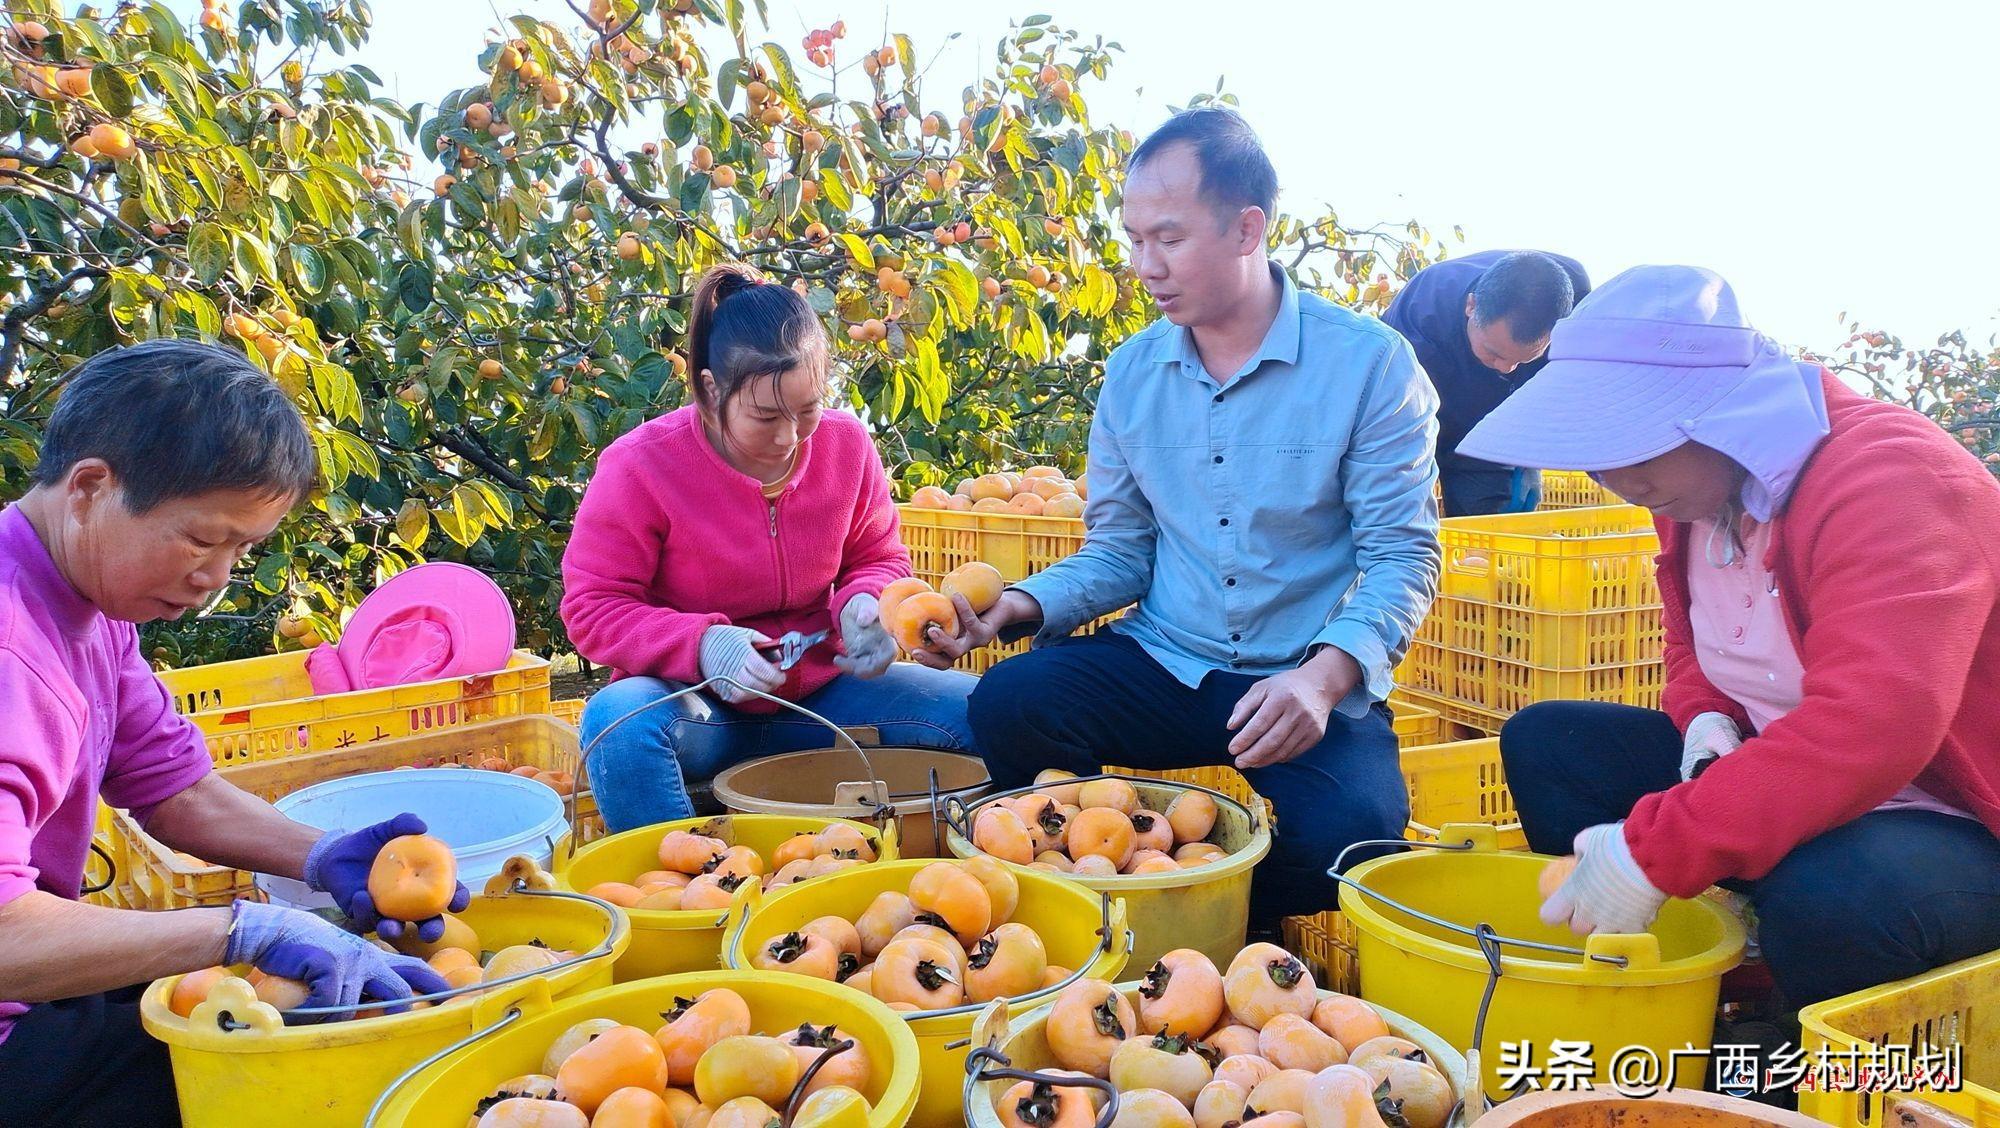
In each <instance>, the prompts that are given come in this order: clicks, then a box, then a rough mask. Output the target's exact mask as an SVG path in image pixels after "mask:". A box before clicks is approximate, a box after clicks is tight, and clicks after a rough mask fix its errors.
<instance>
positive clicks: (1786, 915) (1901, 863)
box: [1500, 701, 2000, 1006]
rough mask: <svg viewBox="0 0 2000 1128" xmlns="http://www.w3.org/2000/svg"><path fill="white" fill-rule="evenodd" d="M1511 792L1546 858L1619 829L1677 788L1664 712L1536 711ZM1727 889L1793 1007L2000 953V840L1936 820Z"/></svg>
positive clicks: (1840, 846)
mask: <svg viewBox="0 0 2000 1128" xmlns="http://www.w3.org/2000/svg"><path fill="white" fill-rule="evenodd" d="M1500 753H1501V756H1502V758H1503V759H1504V761H1505V765H1506V771H1507V785H1508V787H1509V788H1510V789H1511V790H1512V791H1513V793H1514V802H1515V805H1516V806H1517V808H1518V809H1519V810H1520V812H1521V822H1522V824H1523V826H1524V828H1525V829H1526V830H1527V832H1528V846H1529V848H1530V849H1532V850H1534V851H1535V852H1536V853H1541V854H1567V853H1569V852H1570V844H1571V840H1572V839H1574V838H1575V837H1576V835H1577V832H1578V831H1581V830H1583V829H1585V828H1586V827H1591V826H1596V825H1597V824H1599V823H1607V822H1616V821H1618V820H1619V819H1622V818H1624V817H1625V816H1626V815H1628V814H1630V813H1631V812H1632V807H1633V806H1634V805H1635V804H1637V803H1638V801H1639V800H1640V798H1641V797H1643V796H1645V795H1648V794H1651V793H1653V792H1655V791H1665V790H1666V789H1667V788H1670V787H1672V786H1674V785H1675V784H1677V783H1679V782H1680V757H1681V734H1680V733H1679V731H1677V730H1676V729H1675V728H1674V723H1673V721H1672V720H1671V719H1669V718H1668V717H1667V715H1666V714H1665V713H1658V712H1654V711H1653V710H1651V709H1635V708H1632V707H1631V706H1627V705H1606V704H1601V703H1597V702H1585V701H1552V702H1545V703H1543V704H1540V705H1535V706H1533V707H1531V708H1528V709H1525V710H1523V711H1521V712H1520V713H1519V714H1517V715H1516V716H1515V717H1514V718H1513V719H1512V720H1510V721H1508V722H1507V726H1506V728H1505V729H1503V730H1502V731H1501V733H1500ZM1723 884H1725V885H1727V886H1728V887H1730V888H1732V889H1735V890H1737V891H1738V892H1741V893H1744V894H1746V895H1747V896H1748V897H1749V898H1750V902H1751V904H1752V905H1753V906H1755V908H1756V913H1757V922H1758V934H1757V935H1758V942H1759V943H1760V944H1761V945H1762V946H1763V950H1764V960H1765V963H1766V964H1767V965H1768V966H1769V967H1770V970H1771V976H1772V978H1773V979H1775V980H1776V981H1777V984H1778V989H1779V991H1781V992H1782V993H1783V994H1784V996H1785V1000H1786V1002H1788V1003H1790V1004H1791V1005H1792V1006H1807V1005H1810V1004H1812V1003H1817V1002H1822V1001H1824V1000H1827V999H1831V998H1835V997H1837V996H1840V995H1845V994H1849V993H1850V992H1854V991H1859V990H1862V989H1864V988H1867V987H1873V986H1876V985H1877V984H1881V983H1888V982H1890V981H1892V980H1897V979H1904V978H1907V977H1909V976H1912V975H1919V974H1922V973H1923V972H1926V971H1929V970H1931V969H1932V968H1936V967H1941V966H1943V965H1944V964H1948V963H1952V962H1955V961H1957V960H1963V959H1969V958H1971V957H1973V956H1976V955H1979V954H1981V953H1983V952H1989V951H1992V950H1993V949H1995V948H2000V840H1996V839H1995V838H1994V837H1993V835H1992V833H1991V832H1989V831H1988V830H1987V829H1986V828H1985V826H1983V825H1981V824H1980V823H1978V822H1976V821H1974V820H1972V819H1966V818H1959V817H1957V816H1954V815H1944V814H1938V813H1936V812H1932V811H1876V812H1873V813H1871V814H1866V815H1863V816H1861V817H1860V818H1858V819H1855V820H1854V821H1853V822H1850V823H1847V824H1846V825H1844V826H1838V827H1835V828H1834V829H1832V830H1829V831H1827V832H1826V833H1825V834H1822V835H1820V836H1819V837H1818V838H1815V839H1812V840H1811V841H1809V842H1806V843H1803V844H1801V845H1800V846H1799V847H1798V848H1796V849H1794V850H1793V851H1792V852H1791V853H1790V854H1788V855H1786V857H1785V859H1784V860H1783V861H1781V862H1779V863H1778V865H1777V867H1776V868H1775V869H1773V870H1772V871H1771V872H1770V873H1768V874H1765V875H1764V876H1763V877H1761V878H1758V879H1756V880H1754V881H1727V882H1724V883H1723Z"/></svg>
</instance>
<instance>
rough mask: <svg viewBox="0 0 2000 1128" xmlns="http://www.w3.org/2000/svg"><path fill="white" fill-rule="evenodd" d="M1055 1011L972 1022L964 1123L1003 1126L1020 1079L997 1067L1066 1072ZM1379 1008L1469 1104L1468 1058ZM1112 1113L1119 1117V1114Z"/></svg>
mask: <svg viewBox="0 0 2000 1128" xmlns="http://www.w3.org/2000/svg"><path fill="white" fill-rule="evenodd" d="M1139 987H1140V984H1139V982H1138V981H1136V980H1134V981H1131V982H1127V983H1120V984H1119V985H1118V991H1119V993H1120V994H1123V995H1124V996H1125V999H1126V1001H1127V1002H1129V1003H1131V1004H1132V1006H1133V1008H1134V1009H1137V1007H1138V1006H1139ZM1332 994H1333V992H1331V991H1321V992H1320V993H1319V997H1320V998H1322V999H1324V998H1327V997H1328V996H1330V995H1332ZM1053 1008H1054V1004H1053V1003H1052V1002H1049V1003H1043V1004H1041V1005H1040V1006H1037V1007H1034V1008H1033V1009H1030V1010H1026V1011H1023V1010H1022V1009H1021V1008H1020V1006H1019V1005H1018V1004H1010V1003H1009V1002H1008V1001H1007V1000H1005V999H1000V1000H997V1001H995V1002H993V1003H990V1004H988V1005H987V1007H986V1009H985V1010H983V1011H981V1012H980V1014H979V1018H978V1020H977V1021H975V1022H974V1023H973V1024H972V1044H973V1045H974V1046H977V1047H980V1050H983V1051H984V1052H979V1051H974V1052H973V1053H972V1054H971V1055H969V1056H968V1057H967V1060H966V1070H965V1076H964V1077H963V1078H961V1079H960V1080H961V1082H962V1084H963V1086H964V1088H963V1096H962V1103H963V1105H964V1109H965V1123H966V1124H967V1125H969V1126H970V1128H1000V1125H1001V1120H1000V1115H999V1113H998V1112H997V1111H996V1107H997V1105H998V1103H999V1100H1000V1098H1001V1097H1002V1096H1004V1095H1006V1092H1007V1090H1008V1089H1009V1088H1011V1087H1013V1085H1014V1083H1015V1080H1017V1079H1015V1078H1005V1077H993V1076H990V1073H991V1072H992V1071H993V1070H994V1069H997V1068H1006V1069H1017V1070H1023V1071H1026V1072H1038V1071H1041V1070H1049V1069H1060V1068H1062V1067H1061V1066H1060V1065H1059V1064H1058V1063H1057V1062H1056V1056H1055V1054H1054V1052H1053V1051H1051V1050H1050V1049H1049V1040H1048V1033H1047V1028H1048V1018H1049V1012H1050V1010H1052V1009H1053ZM1375 1010H1376V1012H1377V1013H1379V1014H1380V1015H1381V1016H1382V1020H1383V1021H1384V1022H1386V1023H1388V1024H1389V1032H1390V1033H1392V1034H1395V1035H1397V1036H1398V1037H1402V1038H1408V1039H1409V1040H1410V1041H1412V1042H1415V1043H1416V1044H1417V1046H1418V1047H1419V1048H1420V1049H1422V1050H1423V1051H1424V1053H1426V1054H1428V1055H1429V1056H1430V1059H1431V1064H1432V1065H1435V1066H1436V1067H1437V1068H1438V1071H1439V1072H1440V1073H1443V1074H1444V1077H1445V1080H1446V1081H1449V1082H1450V1083H1451V1091H1452V1095H1453V1096H1454V1097H1456V1098H1458V1099H1459V1100H1464V1099H1465V1086H1466V1073H1465V1058H1464V1057H1463V1056H1461V1055H1460V1054H1459V1052H1458V1051H1457V1050H1454V1049H1452V1048H1451V1046H1450V1045H1449V1044H1448V1043H1447V1042H1445V1040H1444V1039H1442V1038H1440V1037H1438V1036H1437V1035H1436V1034H1434V1033H1432V1032H1431V1031H1429V1030H1426V1029H1425V1028H1423V1027H1422V1026H1419V1025H1417V1024H1416V1023H1414V1022H1411V1021H1410V1020H1409V1019H1407V1018H1404V1017H1403V1016H1402V1015H1400V1014H1397V1013H1396V1012H1394V1011H1392V1010H1387V1009H1385V1008H1383V1007H1379V1006H1378V1007H1376V1008H1375ZM1010 1016H1011V1017H1010ZM1048 1081H1049V1082H1050V1083H1051V1084H1056V1085H1062V1084H1073V1083H1074V1080H1073V1078H1069V1077H1050V1078H1048ZM1112 1115H1113V1116H1115V1115H1116V1113H1115V1111H1113V1112H1112ZM1106 1119H1108V1118H1106ZM1101 1122H1102V1120H1100V1123H1101Z"/></svg>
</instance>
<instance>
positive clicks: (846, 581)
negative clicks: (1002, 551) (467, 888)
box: [562, 264, 978, 830]
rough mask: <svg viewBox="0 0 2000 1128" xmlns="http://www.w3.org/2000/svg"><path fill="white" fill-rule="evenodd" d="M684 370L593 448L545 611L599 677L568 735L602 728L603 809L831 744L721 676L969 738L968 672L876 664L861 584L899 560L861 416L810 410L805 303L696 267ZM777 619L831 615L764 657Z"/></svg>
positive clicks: (948, 744)
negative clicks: (791, 649) (632, 422)
mask: <svg viewBox="0 0 2000 1128" xmlns="http://www.w3.org/2000/svg"><path fill="white" fill-rule="evenodd" d="M688 371H689V373H690V374H691V375H690V378H689V390H690V392H691V396H690V399H691V401H692V402H690V403H689V404H688V405H687V406H685V407H682V408H679V409H678V410H675V411H672V412H669V413H668V414H666V415H663V416H661V417H659V418H657V419H653V420H650V421H648V422H646V423H645V424H642V425H641V426H639V427H638V428H637V429H635V430H634V431H632V433H630V434H628V435H626V436H624V437H623V438H621V439H619V440H618V441H617V442H614V443H612V444H611V446H610V447H608V448H606V449H605V451H604V453H603V455H602V456H601V457H600V458H599V459H598V463H597V472H596V475H595V476H594V477H593V478H592V479H591V482H590V486H589V488H588V489H587V490H586V491H585V492H584V495H583V503H582V505H581V506H580V507H579V509H578V510H577V515H576V527H575V530H574V531H573V532H572V533H571V534H570V542H569V548H568V550H567V551H566V552H565V553H564V554H563V583H564V594H563V602H562V614H563V622H564V623H565V624H566V625H567V626H568V627H569V632H570V638H571V640H572V641H573V642H574V643H575V645H576V649H577V653H578V654H581V655H582V656H583V657H585V658H587V659H589V660H590V661H592V662H596V663H598V664H600V665H604V666H609V667H611V669H612V670H613V672H614V678H615V680H614V681H613V682H612V684H611V685H610V686H608V687H606V688H605V689H603V690H601V691H600V692H598V693H597V694H596V695H595V696H593V697H592V698H591V699H590V703H589V704H588V705H587V706H585V708H584V712H583V725H582V729H583V732H582V736H583V741H584V744H585V746H586V747H589V746H591V744H592V743H593V742H596V741H597V740H598V737H599V736H600V735H604V739H603V740H602V741H601V742H599V743H597V745H596V747H595V749H594V750H593V751H592V753H591V756H590V764H589V771H590V777H591V779H592V781H593V785H594V787H595V789H596V794H597V802H598V805H599V807H600V809H601V810H602V811H603V813H604V821H605V825H606V826H607V827H608V828H609V829H611V830H627V829H630V828H632V827H635V826H643V825H646V824H648V823H655V822H662V821H666V820H670V819H680V818H688V817H691V816H692V815H693V813H694V812H693V809H692V807H691V805H690V803H689V800H688V794H687V783H686V781H687V780H689V779H697V780H699V779H708V778H710V777H712V776H713V775H715V773H717V772H719V771H721V770H722V769H724V768H726V767H729V766H730V765H732V764H735V763H738V762H740V761H743V760H748V759H752V758H754V757H759V756H770V755H774V754H777V753H780V752H792V751H797V750H799V749H803V748H816V747H824V746H827V745H830V744H831V743H832V742H833V736H832V734H831V733H829V732H828V731H827V730H826V728H825V727H824V726H822V725H819V724H817V723H816V722H814V721H812V720H810V719H808V718H805V717H802V716H799V715H798V714H796V713H793V712H791V711H789V710H784V709H782V707H781V706H778V705H775V704H772V703H771V702H769V701H767V700H764V699H761V698H759V697H756V696H754V695H753V694H751V693H747V692H744V689H743V688H739V687H747V688H748V689H752V690H757V691H760V692H763V693H767V694H771V695H773V696H776V697H780V698H783V699H785V700H787V701H796V702H798V703H799V704H801V705H802V706H804V707H805V708H808V709H811V710H812V711H813V712H815V713H818V714H820V715H821V716H823V717H826V718H827V719H828V720H830V721H833V722H834V723H835V724H838V725H842V726H850V725H852V726H873V727H875V728H876V729H878V730H879V731H880V733H881V735H882V738H883V740H884V741H886V742H888V743H891V744H897V745H903V746H917V747H929V748H943V749H950V750H966V751H969V750H971V748H972V738H971V732H970V729H969V728H968V727H967V725H966V720H965V699H966V695H967V694H969V693H970V692H971V690H972V687H973V686H974V685H976V684H978V682H977V679H975V678H973V677H972V676H971V675H969V674H965V673H961V672H958V671H953V670H931V669H927V668H925V667H923V666H918V665H915V664H912V663H898V662H896V661H895V660H894V659H895V656H896V647H895V644H894V643H893V642H892V641H891V640H890V639H889V636H888V634H887V633H886V632H885V631H884V630H883V629H882V624H881V618H880V614H879V611H878V607H877V603H876V597H877V596H878V595H879V594H880V593H881V591H882V588H883V587H884V586H885V585H887V584H888V583H889V582H890V581H891V580H894V579H897V578H899V577H902V576H907V575H909V574H910V556H909V553H908V551H907V550H905V549H904V548H903V545H902V543H901V541H900V540H899V539H898V538H897V521H896V507H895V505H894V504H892V503H891V501H890V497H889V479H888V476H887V475H886V474H885V473H884V472H883V469H882V460H881V456H880V455H879V454H877V453H876V450H875V445H874V442H873V441H872V440H871V439H870V438H869V435H868V430H867V428H866V427H864V426H863V425H862V423H861V421H860V420H859V419H857V418H855V417H854V416H852V415H849V414H846V413H843V412H836V411H829V410H826V402H827V400H828V399H829V393H830V383H829V373H828V355H827V346H826V333H825V330H824V329H823V328H822V327H821V326H820V323H819V318H818V317H817V316H816V315H814V313H813V311H812V309H811V307H809V306H808V305H806V303H805V300H804V299H803V298H801V297H799V296H798V295H797V294H795V293H793V292H792V291H791V290H790V289H788V288H786V287H784V286H779V285H774V284H771V283H768V282H766V281H765V280H764V279H763V277H762V276H761V275H759V274H758V273H757V272H756V271H755V270H752V269H751V268H749V267H747V266H741V265H734V264H732V265H724V266H718V267H715V268H713V269H711V270H710V271H709V272H708V273H706V274H704V275H703V276H702V278H701V281H700V282H699V283H698V284H697V285H696V287H695V293H694V300H693V312H692V316H691V317H690V319H689V324H688ZM788 631H798V632H801V633H803V634H808V635H809V634H812V633H815V632H818V631H830V632H831V633H830V635H829V637H828V639H827V640H826V641H825V642H824V643H822V644H820V645H817V646H814V647H812V648H810V649H808V650H806V651H805V653H804V654H803V655H802V656H801V657H800V658H799V659H798V662H797V664H796V665H794V666H792V667H791V668H789V669H783V668H780V665H779V663H778V662H777V661H775V660H774V658H775V653H774V651H773V649H772V648H773V647H774V646H775V644H776V640H777V639H779V638H780V637H781V636H783V635H784V634H785V633H786V632H788ZM711 679H717V680H715V682H714V684H712V685H711V686H710V687H709V688H707V689H704V690H702V691H699V692H696V693H692V694H688V695H687V696H684V697H680V698H677V699H674V700H671V701H668V700H663V699H665V698H666V697H667V695H669V694H671V693H674V692H676V691H678V690H681V689H685V688H687V687H688V686H690V685H694V684H696V683H700V682H704V681H709V680H711ZM628 715H629V717H630V719H628V720H624V723H622V724H620V723H618V722H619V721H620V720H621V719H622V718H626V717H627V716H628ZM614 726H616V727H615V728H614ZM607 733H608V735H606V734H607ZM828 798H829V799H831V798H832V797H831V796H828Z"/></svg>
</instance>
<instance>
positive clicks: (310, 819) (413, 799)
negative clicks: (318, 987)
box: [257, 771, 569, 909]
mask: <svg viewBox="0 0 2000 1128" xmlns="http://www.w3.org/2000/svg"><path fill="white" fill-rule="evenodd" d="M273 805H274V806H276V807H277V808H278V810H280V811H283V812H284V813H285V814H286V815H288V816H290V817H291V818H293V819H295V820H297V821H298V822H302V823H305V824H306V825H307V826H314V827H318V828H320V829H321V830H334V829H339V830H359V829H361V828H362V827H365V826H371V825H373V824H375V823H378V822H381V821H382V820H384V819H388V818H393V817H395V816H396V815H398V814H401V813H402V812H404V811H414V812H416V814H417V815H418V816H420V817H421V818H422V819H423V820H424V823H425V824H426V825H427V826H428V827H429V828H430V834H431V836H432V837H433V838H437V839H440V840H442V841H443V842H444V844H445V845H447V846H449V847H451V852H452V856H453V857H455V858H457V859H458V877H459V880H460V881H463V882H464V883H465V884H466V886H467V887H468V888H470V889H472V890H473V891H474V892H477V891H478V890H479V889H481V888H482V887H484V886H485V884H486V881H487V879H488V878H491V877H493V876H494V875H495V874H497V873H499V872H500V867H501V866H503V865H504V864H506V861H507V859H508V858H511V857H513V856H514V855H516V854H526V855H528V856H529V857H531V858H533V859H535V861H536V862H537V863H538V864H539V865H541V867H542V868H543V869H548V868H550V867H551V865H552V863H553V862H554V853H555V850H554V844H555V843H557V842H560V841H561V840H562V838H563V836H564V835H566V834H568V833H569V823H568V822H567V821H566V820H565V819H564V818H563V804H562V797H561V796H559V795H557V794H556V792H555V791H554V790H553V789H552V788H550V787H549V786H548V785H547V784H545V783H541V782H539V781H537V780H532V779H523V778H521V777H520V776H513V775H508V774H507V773H505V772H481V771H423V772H397V771H390V772H369V773H367V774H364V775H354V776H347V777H345V778H343V779H332V780H328V781H326V782H325V783H316V784H314V785H312V786H311V787H308V788H305V789H303V790H300V791H294V792H293V793H291V794H290V795H287V796H285V797H284V798H282V799H279V800H278V801H277V802H276V803H275V804H273ZM257 888H259V889H261V890H263V892H264V895H265V896H266V897H268V898H270V900H271V903H272V904H275V905H289V906H291V907H293V908H301V909H326V908H332V907H333V899H332V898H330V897H328V896H326V895H325V894H323V893H315V892H313V891H312V890H311V889H308V888H307V887H306V885H305V883H304V882H300V881H293V880H292V879H291V878H287V877H275V876H272V875H270V874H258V875H257Z"/></svg>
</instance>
